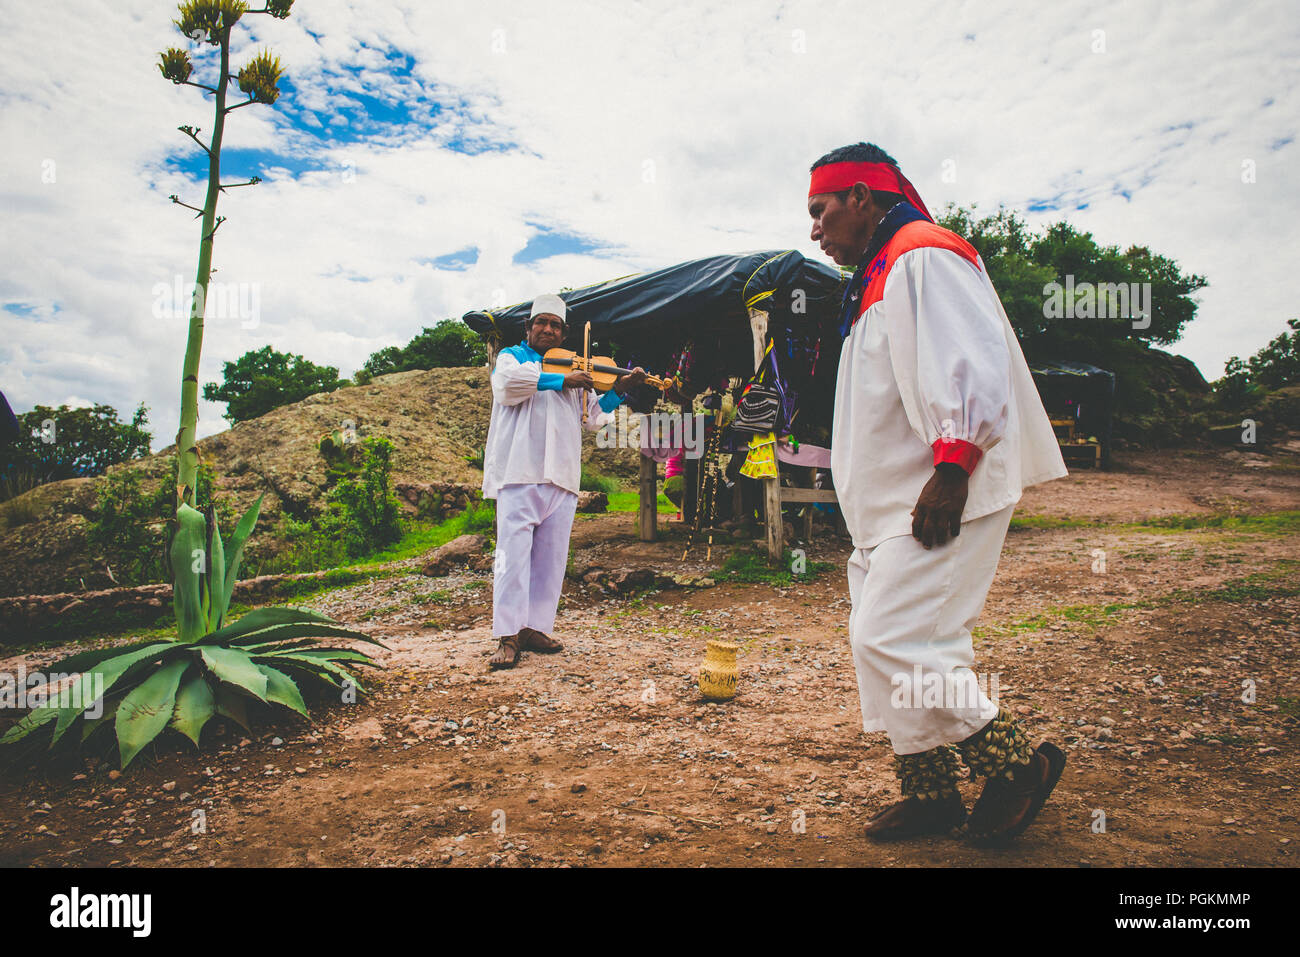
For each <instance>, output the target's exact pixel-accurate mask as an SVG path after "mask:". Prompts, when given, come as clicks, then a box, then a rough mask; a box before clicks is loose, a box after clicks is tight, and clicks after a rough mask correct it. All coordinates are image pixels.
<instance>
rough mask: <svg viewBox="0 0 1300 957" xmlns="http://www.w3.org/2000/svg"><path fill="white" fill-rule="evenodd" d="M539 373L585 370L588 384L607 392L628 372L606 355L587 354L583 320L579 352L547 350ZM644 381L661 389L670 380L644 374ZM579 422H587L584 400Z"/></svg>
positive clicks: (588, 346) (588, 330) (588, 334)
mask: <svg viewBox="0 0 1300 957" xmlns="http://www.w3.org/2000/svg"><path fill="white" fill-rule="evenodd" d="M542 371H543V372H558V373H560V374H561V375H563V374H564V373H565V372H586V373H588V374H589V375H590V376H591V380H592V385H593V386H594V387H595V389H596V391H597V392H608V391H609V390H610V389H612V388H614V383H615V382H617V381H618V377H619V376H624V375H631V374H632V370H631V369H620V368H619V367H618V366H616V365H614V360H613V359H611V358H609V357H608V356H596V357H594V358H593V357H592V355H591V323H590V322H589V323H587V325H586V327H585V328H584V329H583V332H582V355H578V353H577V352H575V351H574V350H572V349H560V348H558V347H557V348H555V349H547V350H546V355H544V356H542ZM645 381H646V383H647V384H649V385H652V386H654V387H655V388H656V389H659V390H660V391H661V392H662V391H663V390H664V388H665V387H666V386H667V385H668V384H669V383H670V382H671V380H669V379H661V378H659V377H658V376H652V375H647V376H646V377H645ZM582 424H583V426H586V424H587V403H586V402H583V403H582Z"/></svg>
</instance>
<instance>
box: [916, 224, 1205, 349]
mask: <svg viewBox="0 0 1300 957" xmlns="http://www.w3.org/2000/svg"><path fill="white" fill-rule="evenodd" d="M939 224H940V225H942V226H944V227H945V228H947V229H951V230H952V231H953V232H955V233H957V234H958V235H960V236H964V237H965V238H966V239H967V240H968V241H969V242H970V244H971V245H972V246H974V247H975V249H976V250H977V251H978V252H979V254H980V257H981V258H982V259H983V260H984V264H985V266H986V267H987V269H988V272H989V278H990V279H992V281H993V285H994V286H995V287H996V288H997V290H998V295H999V297H1000V298H1001V299H1002V304H1003V306H1004V307H1005V308H1006V310H1007V317H1008V318H1009V319H1010V320H1011V324H1012V326H1014V327H1015V330H1016V334H1017V335H1018V336H1019V337H1020V341H1021V345H1022V346H1023V348H1024V350H1025V354H1026V355H1027V356H1029V357H1030V358H1031V359H1033V358H1061V357H1070V358H1075V359H1080V360H1083V361H1087V362H1096V363H1097V364H1098V365H1105V357H1106V356H1107V355H1109V354H1111V353H1112V352H1113V351H1116V350H1118V351H1119V352H1123V353H1127V351H1128V350H1127V349H1125V348H1124V347H1123V346H1122V345H1121V344H1122V343H1124V342H1126V341H1128V342H1135V343H1156V344H1161V345H1168V344H1170V343H1173V342H1176V341H1178V339H1179V338H1180V337H1181V336H1182V330H1183V327H1184V326H1185V325H1186V324H1187V323H1188V322H1190V321H1191V320H1192V319H1193V318H1194V317H1195V315H1196V300H1195V298H1194V294H1195V293H1196V292H1197V291H1198V290H1200V289H1203V288H1204V287H1205V285H1206V281H1205V278H1204V277H1203V276H1197V275H1194V274H1186V275H1185V274H1184V273H1183V272H1182V270H1181V269H1180V268H1179V266H1178V263H1177V262H1175V261H1174V260H1172V259H1170V258H1168V257H1166V256H1161V255H1158V254H1156V253H1153V252H1152V251H1151V250H1150V249H1148V248H1147V247H1145V246H1130V247H1129V248H1128V249H1126V250H1124V251H1122V252H1121V250H1120V248H1119V247H1118V246H1101V245H1099V244H1098V243H1097V241H1096V239H1094V238H1093V236H1092V234H1091V233H1082V232H1079V231H1078V230H1076V229H1075V228H1074V227H1073V226H1071V225H1070V224H1069V223H1068V222H1066V221H1065V220H1062V221H1060V222H1058V223H1054V224H1053V225H1051V226H1048V227H1047V228H1046V229H1045V230H1044V231H1043V232H1041V233H1038V234H1035V233H1034V232H1032V231H1031V230H1030V229H1029V228H1028V226H1027V224H1026V223H1025V222H1024V221H1023V220H1022V219H1020V217H1019V216H1017V215H1016V213H1015V212H1013V211H1011V210H1007V209H1005V208H999V209H998V211H997V213H995V214H993V215H991V216H985V217H983V218H982V219H977V218H976V216H975V210H974V208H973V207H971V208H963V207H956V206H953V205H951V204H949V206H948V208H947V209H945V210H944V212H943V214H942V215H941V216H940V217H939ZM1053 284H1056V286H1053ZM1134 284H1136V286H1134ZM1147 284H1149V287H1148V286H1147ZM1121 286H1123V287H1124V288H1123V290H1122V291H1123V293H1124V298H1125V299H1129V298H1130V297H1129V295H1128V294H1129V292H1130V291H1132V290H1134V289H1135V288H1136V289H1137V291H1138V292H1139V297H1138V298H1140V299H1144V300H1145V299H1146V295H1145V293H1146V291H1147V289H1148V288H1149V292H1150V298H1149V301H1148V302H1146V303H1145V304H1146V305H1148V306H1149V307H1150V316H1149V317H1148V318H1149V322H1148V321H1147V320H1146V319H1137V318H1136V317H1135V316H1134V315H1133V313H1136V312H1137V306H1138V303H1137V302H1135V301H1129V302H1128V303H1127V311H1125V309H1119V310H1114V309H1112V310H1110V311H1111V314H1110V315H1109V316H1107V315H1104V314H1103V310H1102V309H1101V308H1100V306H1101V303H1102V296H1103V295H1104V294H1105V293H1104V292H1103V290H1115V291H1120V290H1119V287H1121ZM1054 292H1055V293H1057V295H1059V296H1062V297H1063V295H1064V294H1065V293H1067V292H1069V293H1070V294H1071V296H1072V298H1071V300H1070V301H1069V302H1063V303H1062V304H1061V305H1062V306H1063V308H1062V309H1061V310H1060V312H1059V314H1058V313H1056V311H1055V310H1053V308H1052V305H1053V302H1052V298H1053V295H1052V294H1053V293H1054ZM1116 313H1118V314H1116Z"/></svg>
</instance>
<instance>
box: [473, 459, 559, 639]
mask: <svg viewBox="0 0 1300 957" xmlns="http://www.w3.org/2000/svg"><path fill="white" fill-rule="evenodd" d="M577 508H578V496H576V495H574V494H573V493H572V492H569V491H566V490H565V489H562V488H560V487H559V486H557V485H550V484H541V485H505V486H502V488H501V489H500V490H499V491H498V492H497V550H496V561H495V564H494V566H493V575H492V634H493V636H494V637H496V638H505V637H508V636H510V635H517V634H519V630H520V629H521V628H532V629H534V630H536V631H540V632H541V633H542V634H544V635H549V634H550V633H551V629H553V628H554V627H555V610H556V608H557V607H559V604H560V589H561V588H562V587H563V586H564V567H565V565H566V564H568V560H569V532H570V531H572V530H573V515H574V512H575V511H577Z"/></svg>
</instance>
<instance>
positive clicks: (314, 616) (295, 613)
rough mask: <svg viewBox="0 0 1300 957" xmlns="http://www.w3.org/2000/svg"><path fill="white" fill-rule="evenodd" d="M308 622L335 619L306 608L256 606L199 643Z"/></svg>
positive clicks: (223, 642) (226, 640) (228, 641)
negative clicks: (277, 626) (272, 627)
mask: <svg viewBox="0 0 1300 957" xmlns="http://www.w3.org/2000/svg"><path fill="white" fill-rule="evenodd" d="M308 622H320V623H321V624H325V625H332V624H335V622H334V619H332V618H327V617H326V616H325V615H322V614H319V613H318V612H314V611H310V610H308V609H306V608H285V607H283V606H275V607H272V608H254V609H253V610H252V611H250V612H249V613H248V614H247V615H245V616H244V617H243V618H240V619H239V620H238V621H233V622H230V623H229V624H227V625H225V626H224V627H223V628H220V629H218V630H217V631H214V632H212V633H211V634H208V635H204V636H203V638H202V639H201V640H200V641H199V644H201V645H226V644H231V643H232V641H233V639H235V638H238V637H240V636H242V635H248V634H251V633H252V632H254V631H259V630H261V629H263V628H269V627H271V626H272V625H302V624H306V623H308Z"/></svg>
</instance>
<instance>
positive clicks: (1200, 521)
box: [1011, 510, 1300, 536]
mask: <svg viewBox="0 0 1300 957" xmlns="http://www.w3.org/2000/svg"><path fill="white" fill-rule="evenodd" d="M1011 527H1012V528H1046V529H1054V528H1109V529H1114V530H1115V531H1121V530H1122V531H1135V532H1144V531H1145V532H1170V531H1175V532H1185V531H1191V530H1193V529H1198V528H1217V529H1224V530H1226V531H1236V532H1245V533H1248V534H1255V535H1278V536H1281V535H1294V534H1296V533H1298V532H1300V510H1286V511H1280V512H1266V513H1264V514H1262V515H1229V514H1226V513H1215V514H1207V515H1161V516H1157V517H1155V518H1148V519H1145V520H1144V521H1141V522H1108V521H1105V520H1102V519H1091V518H1056V517H1054V516H1050V515H1018V516H1016V517H1014V518H1012V519H1011Z"/></svg>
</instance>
